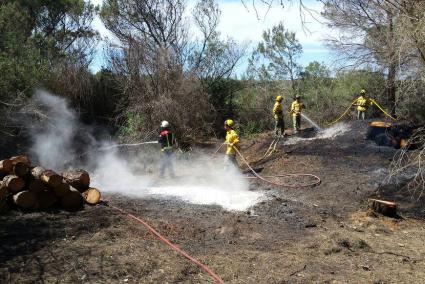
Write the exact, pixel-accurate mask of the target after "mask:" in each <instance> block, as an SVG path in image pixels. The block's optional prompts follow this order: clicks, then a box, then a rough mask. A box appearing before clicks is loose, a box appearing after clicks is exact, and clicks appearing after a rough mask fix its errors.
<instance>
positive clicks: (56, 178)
mask: <svg viewBox="0 0 425 284" xmlns="http://www.w3.org/2000/svg"><path fill="white" fill-rule="evenodd" d="M40 179H41V180H42V181H43V182H44V183H45V184H47V185H48V186H50V187H52V188H55V187H57V186H59V185H60V184H61V183H62V180H63V178H62V177H61V176H60V175H58V174H57V173H55V172H54V171H52V170H47V171H44V172H43V173H42V174H41V176H40Z"/></svg>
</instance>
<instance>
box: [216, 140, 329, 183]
mask: <svg viewBox="0 0 425 284" xmlns="http://www.w3.org/2000/svg"><path fill="white" fill-rule="evenodd" d="M225 144H226V143H223V144H221V145H220V147H219V148H218V149H217V150H216V151H215V154H216V153H218V151H219V150H220V149H221V147H223V145H225ZM233 149H234V150H235V152H236V153H237V154H238V155H239V157H240V158H241V160H242V162H244V164H245V165H246V166H247V167H248V169H249V170H250V171H251V172H252V174H253V175H254V176H253V177H245V178H246V179H259V180H261V181H263V182H266V183H268V184H271V185H275V186H281V187H288V188H300V187H313V186H317V185H319V184H320V183H321V182H322V181H321V179H320V178H319V177H318V176H316V175H313V174H303V173H297V174H280V175H271V176H261V175H259V174H258V173H257V172H256V171H255V170H254V169H253V168H252V167H251V165H250V164H249V163H248V161H247V160H246V159H245V157H244V156H243V155H242V153H241V152H240V151H239V150H238V149H237V148H236V147H233ZM279 177H311V178H313V179H314V180H315V181H313V182H311V183H308V184H297V185H294V184H286V183H278V182H274V181H271V180H270V178H279Z"/></svg>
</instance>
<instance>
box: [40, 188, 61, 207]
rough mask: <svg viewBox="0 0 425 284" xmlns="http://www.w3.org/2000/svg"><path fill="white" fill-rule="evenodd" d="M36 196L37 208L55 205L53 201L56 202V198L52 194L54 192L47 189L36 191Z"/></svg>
mask: <svg viewBox="0 0 425 284" xmlns="http://www.w3.org/2000/svg"><path fill="white" fill-rule="evenodd" d="M36 198H37V202H36V208H37V209H38V210H48V209H51V208H52V207H53V206H54V205H55V203H56V202H58V198H57V197H56V196H55V195H54V193H53V192H51V191H47V190H43V191H41V192H39V193H37V194H36Z"/></svg>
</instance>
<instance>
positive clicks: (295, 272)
mask: <svg viewBox="0 0 425 284" xmlns="http://www.w3.org/2000/svg"><path fill="white" fill-rule="evenodd" d="M306 268H307V264H304V267H303V268H301V269H298V270H297V271H294V272H292V273H291V274H289V277H291V276H294V275H295V274H298V273H300V272H301V271H304V270H305V269H306Z"/></svg>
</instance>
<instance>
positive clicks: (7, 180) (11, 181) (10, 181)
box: [3, 175, 25, 193]
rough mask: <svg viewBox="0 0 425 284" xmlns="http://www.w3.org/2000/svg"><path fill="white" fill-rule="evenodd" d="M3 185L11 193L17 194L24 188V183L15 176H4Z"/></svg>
mask: <svg viewBox="0 0 425 284" xmlns="http://www.w3.org/2000/svg"><path fill="white" fill-rule="evenodd" d="M3 184H4V185H5V186H7V187H8V188H9V191H10V192H12V193H17V192H19V191H21V190H22V189H23V188H24V187H25V181H24V180H23V179H21V178H20V177H18V176H15V175H8V176H5V177H4V178H3Z"/></svg>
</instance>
